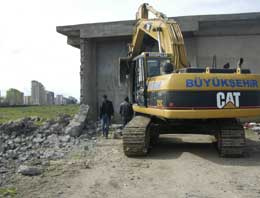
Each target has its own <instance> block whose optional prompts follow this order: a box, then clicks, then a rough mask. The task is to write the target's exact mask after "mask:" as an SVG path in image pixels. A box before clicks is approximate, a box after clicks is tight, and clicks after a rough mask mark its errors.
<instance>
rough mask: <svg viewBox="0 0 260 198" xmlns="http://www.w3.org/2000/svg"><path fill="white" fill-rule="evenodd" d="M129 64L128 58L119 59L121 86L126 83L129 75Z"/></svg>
mask: <svg viewBox="0 0 260 198" xmlns="http://www.w3.org/2000/svg"><path fill="white" fill-rule="evenodd" d="M129 62H130V60H129V58H128V57H121V58H119V70H120V72H119V74H120V78H119V79H120V84H124V83H126V79H127V75H128V74H129Z"/></svg>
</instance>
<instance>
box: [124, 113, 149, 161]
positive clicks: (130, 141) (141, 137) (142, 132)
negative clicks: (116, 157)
mask: <svg viewBox="0 0 260 198" xmlns="http://www.w3.org/2000/svg"><path fill="white" fill-rule="evenodd" d="M150 121H151V119H150V118H149V117H144V116H136V117H134V118H133V119H132V120H131V121H130V122H129V123H128V124H127V125H126V126H125V128H124V129H123V148H124V153H125V155H126V156H128V157H135V156H144V155H146V154H147V152H148V149H149V143H150V136H149V131H148V130H147V129H148V126H149V123H150Z"/></svg>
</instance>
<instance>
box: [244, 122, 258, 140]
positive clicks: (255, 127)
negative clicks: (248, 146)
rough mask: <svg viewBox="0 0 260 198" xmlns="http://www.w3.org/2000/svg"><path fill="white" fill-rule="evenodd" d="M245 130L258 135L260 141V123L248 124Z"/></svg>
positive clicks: (245, 125)
mask: <svg viewBox="0 0 260 198" xmlns="http://www.w3.org/2000/svg"><path fill="white" fill-rule="evenodd" d="M244 128H245V129H251V130H252V131H254V132H255V133H257V134H258V135H259V139H260V123H256V122H247V123H245V124H244Z"/></svg>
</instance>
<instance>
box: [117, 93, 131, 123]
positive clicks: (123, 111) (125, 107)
mask: <svg viewBox="0 0 260 198" xmlns="http://www.w3.org/2000/svg"><path fill="white" fill-rule="evenodd" d="M119 113H120V115H121V117H122V120H123V127H125V125H126V124H127V123H128V122H129V121H130V120H131V119H132V117H133V108H132V104H131V103H130V102H129V98H128V97H126V98H125V100H124V102H122V103H121V104H120V112H119Z"/></svg>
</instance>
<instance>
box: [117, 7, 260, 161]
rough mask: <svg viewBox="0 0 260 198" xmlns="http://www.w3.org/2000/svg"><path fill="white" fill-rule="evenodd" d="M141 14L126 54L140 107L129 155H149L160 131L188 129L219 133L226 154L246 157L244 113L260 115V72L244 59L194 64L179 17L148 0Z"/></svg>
mask: <svg viewBox="0 0 260 198" xmlns="http://www.w3.org/2000/svg"><path fill="white" fill-rule="evenodd" d="M149 13H153V14H154V15H155V17H156V18H154V19H149V18H148V14H149ZM136 19H137V22H136V25H135V28H134V31H133V38H132V43H131V44H130V45H129V52H128V57H127V58H120V79H121V81H126V82H127V83H128V88H129V97H130V99H131V101H132V102H133V109H134V112H135V116H134V118H133V119H132V120H131V121H130V122H129V123H128V124H127V125H126V127H125V128H124V129H123V147H124V153H125V155H127V156H129V157H131V156H143V155H146V154H147V153H148V151H149V150H150V148H151V145H153V144H156V142H157V140H158V138H159V135H160V134H172V133H176V134H183V133H187V134H207V135H213V136H215V137H216V141H217V142H216V147H217V149H218V151H219V154H220V156H222V157H241V156H243V155H244V148H245V144H246V139H245V132H244V129H243V126H242V125H241V123H240V122H239V120H238V118H241V117H251V116H258V115H260V87H259V86H260V75H258V74H251V72H250V70H249V69H244V68H243V69H242V64H243V58H240V60H239V61H238V64H237V66H236V67H235V68H229V65H228V64H226V65H224V67H223V68H217V67H216V65H215V66H213V67H203V68H202V67H190V65H189V64H188V60H187V55H186V51H185V46H184V40H183V36H182V33H181V30H180V27H179V25H178V24H177V23H176V21H175V20H173V19H169V18H167V17H166V16H165V15H164V14H162V13H161V12H158V11H156V10H155V9H154V8H153V7H151V6H150V5H148V4H146V3H145V4H142V5H141V6H140V7H139V9H138V12H137V14H136ZM213 60H214V59H213Z"/></svg>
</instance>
